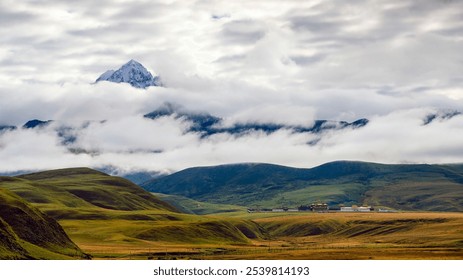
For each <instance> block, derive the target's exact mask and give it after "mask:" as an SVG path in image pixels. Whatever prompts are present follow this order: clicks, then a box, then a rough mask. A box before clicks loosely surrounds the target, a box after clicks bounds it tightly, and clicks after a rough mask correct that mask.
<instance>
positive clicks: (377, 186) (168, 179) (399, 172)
mask: <svg viewBox="0 0 463 280" xmlns="http://www.w3.org/2000/svg"><path fill="white" fill-rule="evenodd" d="M141 186H142V187H143V188H145V189H146V190H148V191H152V192H156V193H165V194H174V195H181V196H185V197H188V198H191V199H195V200H199V201H204V202H211V203H223V204H234V205H242V206H248V207H255V206H263V207H264V206H265V207H277V206H299V205H307V204H310V203H313V202H317V201H323V202H327V203H328V204H329V205H330V206H332V207H338V206H339V205H340V204H344V205H353V204H356V205H371V206H376V207H387V208H393V209H399V210H426V211H463V164H454V165H427V164H395V165H386V164H376V163H367V162H349V161H339V162H331V163H327V164H324V165H321V166H318V167H315V168H311V169H300V168H291V167H285V166H278V165H272V164H258V163H250V164H234V165H221V166H212V167H195V168H189V169H186V170H183V171H180V172H177V173H174V174H171V175H168V176H165V177H160V178H156V179H153V180H150V181H148V182H145V183H143V184H141Z"/></svg>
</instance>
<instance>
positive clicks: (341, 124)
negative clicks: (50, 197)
mask: <svg viewBox="0 0 463 280" xmlns="http://www.w3.org/2000/svg"><path fill="white" fill-rule="evenodd" d="M10 2H11V3H10ZM104 4H107V6H111V9H110V10H98V9H95V8H94V4H92V3H90V2H88V1H82V2H80V1H79V3H62V2H59V1H55V0H51V1H47V3H43V5H37V3H34V2H24V3H21V4H18V3H16V2H14V3H13V1H11V0H5V1H2V2H1V3H0V19H1V20H0V21H2V23H5V24H6V25H8V26H9V28H4V29H2V30H1V31H0V35H1V38H4V40H3V41H2V51H0V158H2V161H1V162H0V172H6V173H8V172H16V171H18V170H46V169H54V168H63V167H77V166H89V167H93V168H101V169H103V168H108V169H111V170H115V172H116V171H117V174H122V173H137V172H145V171H146V172H148V173H155V174H158V173H163V174H164V173H172V172H175V171H178V170H181V169H184V168H187V167H191V166H208V165H218V164H226V163H239V162H268V163H272V164H281V165H287V166H294V167H312V166H316V165H319V164H322V163H325V162H330V161H335V160H361V161H373V162H383V163H459V162H463V152H462V151H463V146H462V143H463V125H462V124H463V115H461V114H459V113H458V112H463V103H462V101H463V79H462V78H461V72H462V69H463V62H462V60H461V49H462V44H463V40H462V36H463V35H462V32H461V30H462V29H461V27H462V26H463V19H462V17H461V13H460V11H461V10H462V9H463V3H462V2H461V1H430V0H429V1H412V0H404V1H399V0H392V1H365V0H360V1H356V2H355V4H353V3H350V2H347V1H338V0H327V1H322V2H320V1H273V0H272V1H265V2H263V1H244V0H237V1H228V2H227V1H193V2H190V1H176V0H174V1H168V2H166V1H162V0H160V1H150V2H149V3H141V2H137V1H134V2H133V1H131V2H127V1H122V2H117V3H110V4H109V3H102V5H104ZM191 11H195V12H194V13H191ZM51 31H53V32H51ZM130 58H133V59H134V60H133V61H129V62H128V63H126V62H127V61H128V60H130ZM136 61H139V62H142V63H143V65H144V66H141V64H139V63H138V62H136ZM124 63H126V64H125V66H124V67H122V68H123V69H119V70H114V71H109V72H107V70H108V69H111V68H112V67H113V66H114V65H122V64H124ZM148 69H155V70H156V72H157V73H162V83H163V84H165V85H167V86H166V87H164V86H159V85H160V84H159V82H160V81H159V79H158V78H157V77H158V76H157V74H154V73H153V74H154V75H153V74H150V73H149V71H148ZM101 73H103V75H101ZM100 76H101V77H100ZM98 77H100V78H99V80H100V81H99V82H97V83H93V82H94V81H95V80H96V79H97V78H98ZM103 80H111V81H114V82H106V81H103ZM131 85H133V86H131ZM155 85H158V86H155ZM140 88H143V90H140ZM166 103H171V104H178V106H180V107H179V108H186V109H185V110H184V111H182V110H179V109H178V108H175V111H174V112H172V113H169V112H167V113H166V112H159V111H158V110H157V108H160V107H162V106H163V105H164V104H166ZM198 112H199V113H198ZM452 112H455V113H456V114H453V113H452ZM144 116H146V117H144ZM35 119H37V120H42V121H47V120H54V121H53V122H50V123H47V124H46V125H43V126H40V127H39V126H37V127H34V128H32V129H24V128H22V126H23V125H24V124H25V123H26V122H28V121H30V120H35ZM324 120H327V121H324ZM329 120H331V121H329ZM366 120H368V124H366ZM364 124H366V125H364ZM31 125H34V123H31ZM14 127H16V129H14ZM18 155H20V156H18Z"/></svg>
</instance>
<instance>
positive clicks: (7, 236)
mask: <svg viewBox="0 0 463 280" xmlns="http://www.w3.org/2000/svg"><path fill="white" fill-rule="evenodd" d="M0 209H1V211H0V259H50V258H53V259H70V258H85V257H86V255H85V254H84V253H83V252H82V251H81V250H80V249H79V247H77V245H76V244H74V242H72V241H71V240H70V239H69V237H68V236H67V235H66V233H65V232H64V230H63V228H62V227H61V226H60V225H59V224H58V223H57V222H56V221H55V220H54V219H52V218H50V217H49V216H47V215H45V214H43V213H42V212H40V211H39V210H38V209H37V208H35V207H33V206H31V205H30V204H28V203H27V202H25V201H24V200H22V199H21V198H19V197H18V196H17V195H15V194H13V193H11V192H10V191H8V190H5V189H3V188H0Z"/></svg>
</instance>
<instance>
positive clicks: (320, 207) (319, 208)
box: [248, 203, 375, 213]
mask: <svg viewBox="0 0 463 280" xmlns="http://www.w3.org/2000/svg"><path fill="white" fill-rule="evenodd" d="M374 210H375V209H374V208H373V207H371V206H355V205H354V206H348V207H345V206H342V207H336V208H330V207H329V206H328V204H327V203H312V204H311V205H301V206H299V207H298V208H288V207H281V208H248V212H249V213H255V212H318V213H324V212H371V211H374Z"/></svg>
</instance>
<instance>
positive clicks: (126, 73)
mask: <svg viewBox="0 0 463 280" xmlns="http://www.w3.org/2000/svg"><path fill="white" fill-rule="evenodd" d="M101 81H108V82H113V83H128V84H130V85H131V86H133V87H136V88H147V87H150V86H156V87H159V86H162V83H161V79H160V77H159V76H153V75H152V74H151V73H150V72H149V71H148V70H146V68H145V67H144V66H143V65H142V64H141V63H140V62H137V61H135V60H133V59H131V60H130V61H129V62H127V63H126V64H124V65H122V66H121V68H119V69H117V70H108V71H106V72H104V73H103V74H101V76H100V77H99V78H98V79H96V81H95V82H96V83H98V82H101Z"/></svg>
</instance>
